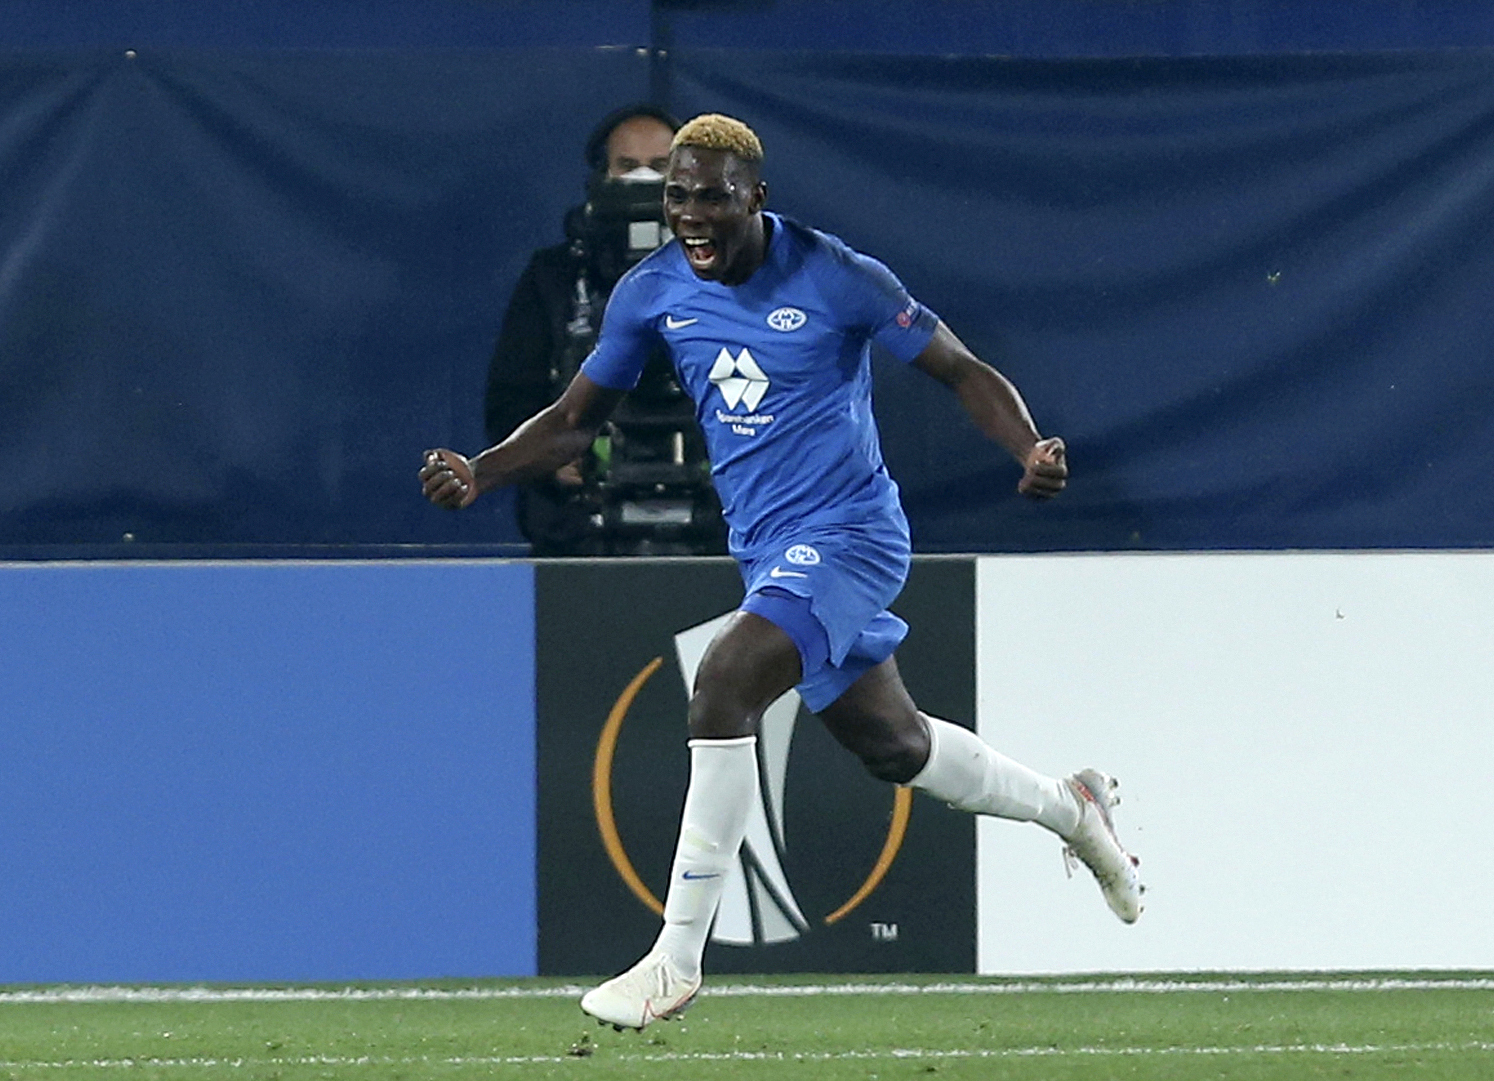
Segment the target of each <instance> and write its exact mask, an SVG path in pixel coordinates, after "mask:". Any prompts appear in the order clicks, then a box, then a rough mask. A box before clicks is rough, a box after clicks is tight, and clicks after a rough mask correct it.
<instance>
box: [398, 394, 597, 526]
mask: <svg viewBox="0 0 1494 1081" xmlns="http://www.w3.org/2000/svg"><path fill="white" fill-rule="evenodd" d="M622 396H623V391H620V390H613V389H611V388H609V387H604V386H600V385H598V384H596V383H593V382H592V381H591V380H590V379H588V378H587V377H586V376H585V375H584V374H582V373H580V372H578V373H576V377H575V378H574V379H572V380H571V383H570V386H568V387H566V388H565V393H563V394H562V395H561V396H560V397H559V398H558V399H557V400H556V401H555V402H553V403H552V404H550V405H547V406H546V407H545V408H543V409H541V410H540V411H539V412H538V413H536V414H535V415H534V416H532V417H530V418H529V419H528V420H526V421H525V422H524V423H523V424H521V425H519V426H518V428H516V429H515V430H514V432H513V434H512V435H510V436H509V437H508V438H507V439H505V440H504V441H503V442H501V443H499V444H497V445H496V446H491V447H489V448H488V449H487V450H485V451H483V452H482V453H481V454H479V455H477V456H476V457H475V458H466V457H463V456H462V455H460V454H458V453H457V452H456V451H454V450H447V449H445V448H438V449H436V450H428V451H426V452H425V464H424V465H423V466H422V467H421V469H420V485H421V490H422V491H423V492H424V493H425V497H426V498H427V499H429V500H430V501H431V502H432V503H434V504H436V506H438V507H447V508H449V509H451V510H457V509H459V508H461V507H465V506H468V505H470V504H471V503H472V501H473V500H475V499H476V498H477V497H478V496H479V495H481V494H482V493H483V492H490V491H492V490H493V489H494V488H501V487H503V486H504V485H505V484H512V483H514V482H515V481H521V480H534V479H535V478H537V477H546V476H552V475H554V473H555V471H556V470H557V469H559V468H560V467H561V466H563V465H565V464H566V463H567V462H572V461H575V460H576V459H577V458H579V457H580V456H581V454H582V453H583V452H584V451H585V450H586V448H587V447H589V446H591V444H592V441H593V440H595V439H596V437H597V432H598V431H599V430H600V429H601V427H602V424H603V423H604V422H605V421H606V420H607V418H608V417H609V416H611V415H612V410H613V409H615V408H617V403H618V402H619V401H620V400H621V399H622Z"/></svg>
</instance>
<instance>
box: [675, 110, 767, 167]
mask: <svg viewBox="0 0 1494 1081" xmlns="http://www.w3.org/2000/svg"><path fill="white" fill-rule="evenodd" d="M682 146H698V147H700V148H702V149H704V150H724V151H725V152H726V153H728V154H732V155H734V156H736V157H738V158H740V159H742V160H743V161H745V162H750V163H752V164H753V165H757V164H759V163H760V162H761V161H762V160H763V144H762V140H761V139H759V138H758V137H757V132H755V131H753V130H752V129H751V128H749V127H748V126H747V125H746V124H744V123H742V122H741V121H740V120H736V119H734V118H732V117H730V116H723V115H721V114H720V113H702V114H701V115H700V116H697V117H696V118H695V119H693V120H689V121H686V122H685V126H684V127H682V128H680V130H679V131H677V132H675V133H674V142H672V143H670V144H669V149H670V150H671V151H674V150H678V149H679V148H680V147H682Z"/></svg>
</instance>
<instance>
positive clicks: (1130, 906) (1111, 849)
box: [1063, 769, 1146, 923]
mask: <svg viewBox="0 0 1494 1081" xmlns="http://www.w3.org/2000/svg"><path fill="white" fill-rule="evenodd" d="M1064 783H1065V784H1067V785H1068V786H1069V790H1070V791H1072V792H1073V793H1074V797H1075V798H1076V799H1077V800H1078V801H1079V811H1080V813H1079V826H1078V828H1077V829H1075V830H1074V832H1073V833H1072V834H1070V835H1069V836H1067V837H1065V838H1064V841H1065V842H1066V847H1065V848H1064V850H1063V851H1064V858H1065V860H1070V859H1078V860H1080V861H1081V862H1082V863H1083V864H1084V865H1085V866H1086V867H1088V868H1089V869H1090V871H1092V872H1093V873H1094V876H1095V881H1097V882H1099V884H1100V892H1101V893H1103V894H1104V895H1105V903H1106V904H1108V905H1109V906H1110V911H1112V912H1114V913H1115V914H1116V915H1117V916H1119V917H1120V918H1121V919H1123V920H1125V921H1126V922H1127V923H1135V922H1136V919H1137V917H1138V916H1140V915H1141V895H1142V893H1144V892H1145V890H1146V887H1145V886H1143V885H1142V884H1141V874H1140V872H1139V871H1138V870H1137V867H1138V865H1139V864H1140V863H1141V861H1140V860H1139V859H1137V858H1136V857H1135V856H1133V855H1131V853H1129V852H1127V851H1126V850H1125V848H1124V847H1123V846H1122V845H1121V843H1120V838H1119V837H1117V836H1116V835H1115V821H1114V819H1113V818H1112V817H1111V814H1110V809H1111V808H1112V807H1114V806H1115V805H1116V804H1117V803H1118V802H1120V801H1119V800H1118V799H1116V796H1115V788H1116V784H1115V779H1114V778H1113V777H1107V776H1106V775H1105V774H1103V773H1101V772H1100V771H1099V770H1094V769H1082V770H1080V771H1079V772H1078V773H1076V774H1074V775H1073V776H1072V777H1068V778H1066V779H1065V780H1064Z"/></svg>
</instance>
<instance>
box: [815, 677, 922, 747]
mask: <svg viewBox="0 0 1494 1081" xmlns="http://www.w3.org/2000/svg"><path fill="white" fill-rule="evenodd" d="M820 720H821V721H823V722H824V724H825V727H826V728H827V729H828V730H829V732H830V734H831V735H832V736H834V737H835V738H836V739H837V740H838V741H839V742H840V743H841V744H842V745H843V746H845V747H846V748H848V749H849V750H851V751H853V752H854V753H856V754H857V755H859V756H860V757H861V758H862V759H863V760H864V761H866V762H867V763H868V765H871V764H873V763H874V762H881V763H884V764H885V766H886V768H887V769H889V770H891V771H892V772H901V771H902V767H903V766H907V765H913V766H915V767H921V766H922V764H923V761H924V760H925V759H927V757H928V729H927V728H926V727H925V726H924V723H923V721H922V719H921V718H920V717H919V715H918V707H917V705H915V704H914V702H913V696H912V695H910V694H909V693H908V688H907V687H905V686H904V685H903V677H902V676H901V675H900V674H899V673H898V670H897V662H896V661H895V660H894V659H893V658H891V657H888V658H887V659H886V660H885V661H883V662H882V663H881V664H878V665H875V666H873V667H872V668H869V669H867V670H866V671H865V672H864V673H862V675H861V678H860V679H858V680H856V682H855V683H853V684H851V686H850V687H849V688H848V689H847V690H846V692H845V693H844V694H842V695H841V696H840V697H839V698H837V699H836V700H835V701H834V702H831V703H830V705H828V706H826V707H825V708H824V709H823V710H821V711H820ZM914 772H916V768H915V770H914ZM910 776H911V774H910Z"/></svg>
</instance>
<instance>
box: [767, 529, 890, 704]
mask: <svg viewBox="0 0 1494 1081" xmlns="http://www.w3.org/2000/svg"><path fill="white" fill-rule="evenodd" d="M908 560H909V552H908V543H907V536H906V535H905V534H901V533H896V532H889V533H887V534H886V535H877V536H868V535H865V534H853V533H850V532H847V531H839V532H836V533H835V534H833V535H828V536H827V535H819V536H811V537H808V538H806V539H805V540H802V541H798V542H796V543H793V544H788V545H782V544H780V545H775V546H774V547H772V548H770V549H767V550H766V551H764V552H762V553H760V554H758V555H756V556H755V557H754V558H751V559H744V560H742V562H741V571H742V580H743V582H744V583H745V584H746V587H747V596H746V598H745V599H744V600H743V601H742V605H741V607H742V610H743V611H746V612H753V613H755V614H757V615H759V616H762V617H763V618H764V619H767V620H769V621H771V622H772V623H774V624H775V625H777V626H778V627H779V628H781V629H782V630H783V631H784V633H785V634H787V635H788V636H789V637H790V638H791V639H793V641H794V644H795V645H796V646H798V647H799V657H800V660H801V662H802V666H803V675H802V678H801V680H800V682H799V685H798V686H797V688H796V690H798V692H799V697H800V698H802V699H803V700H804V704H805V705H806V706H808V707H809V708H810V710H812V711H813V712H815V713H818V712H819V711H820V710H822V709H824V708H825V707H826V706H828V705H830V703H831V702H834V701H835V700H836V699H837V698H839V697H840V696H841V695H842V694H844V693H845V692H846V690H847V689H848V688H849V687H850V686H851V684H852V683H855V682H856V680H857V679H859V678H861V675H862V674H863V673H864V672H866V671H867V670H868V669H871V668H874V667H876V666H877V665H879V664H881V663H882V662H883V661H885V660H886V659H887V658H888V657H890V656H892V654H893V652H894V651H895V650H896V649H897V647H898V645H899V644H901V642H902V640H903V639H904V638H905V637H907V634H908V625H907V624H906V623H904V622H903V621H902V620H901V619H899V618H898V617H897V616H895V615H893V614H892V613H891V612H889V611H888V610H887V606H888V605H889V604H891V603H892V601H893V600H894V599H895V598H896V597H897V595H898V592H899V591H900V590H901V589H902V587H903V582H904V581H905V580H906V579H907V576H908Z"/></svg>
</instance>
